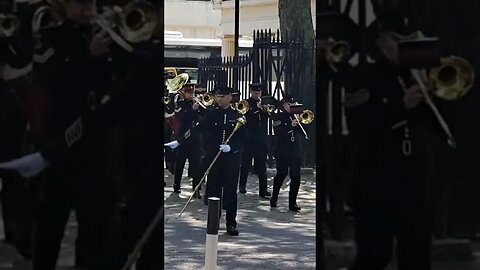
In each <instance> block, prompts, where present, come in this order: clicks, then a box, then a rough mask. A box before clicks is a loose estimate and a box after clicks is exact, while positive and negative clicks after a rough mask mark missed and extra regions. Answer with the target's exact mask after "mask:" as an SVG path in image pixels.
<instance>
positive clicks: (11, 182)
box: [0, 172, 23, 244]
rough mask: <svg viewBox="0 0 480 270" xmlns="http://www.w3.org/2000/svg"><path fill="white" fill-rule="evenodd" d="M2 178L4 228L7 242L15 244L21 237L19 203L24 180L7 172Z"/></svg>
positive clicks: (1, 195) (0, 195) (1, 196)
mask: <svg viewBox="0 0 480 270" xmlns="http://www.w3.org/2000/svg"><path fill="white" fill-rule="evenodd" d="M0 177H1V178H2V183H1V184H2V189H1V190H2V191H1V193H0V199H1V204H2V217H3V225H4V226H3V227H4V228H5V241H7V242H8V243H12V244H14V243H15V242H16V239H18V237H19V232H18V225H19V224H18V223H19V216H20V214H21V209H19V206H18V203H19V202H20V201H19V199H20V198H19V195H20V194H21V186H22V185H23V180H22V179H21V177H20V176H19V175H18V174H15V173H10V172H5V173H2V175H1V176H0Z"/></svg>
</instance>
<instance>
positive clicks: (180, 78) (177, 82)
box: [167, 73, 189, 94]
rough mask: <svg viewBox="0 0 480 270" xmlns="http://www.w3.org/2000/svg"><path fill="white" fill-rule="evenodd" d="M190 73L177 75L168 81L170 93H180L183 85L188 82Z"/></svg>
mask: <svg viewBox="0 0 480 270" xmlns="http://www.w3.org/2000/svg"><path fill="white" fill-rule="evenodd" d="M188 78H189V77H188V74H187V73H181V74H178V75H177V76H175V78H173V79H171V80H169V81H168V82H167V89H168V92H169V93H175V94H176V93H178V92H180V90H182V87H183V86H184V85H185V84H187V82H188Z"/></svg>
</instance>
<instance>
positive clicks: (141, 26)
mask: <svg viewBox="0 0 480 270" xmlns="http://www.w3.org/2000/svg"><path fill="white" fill-rule="evenodd" d="M158 20H159V18H158V15H157V12H156V10H155V6H154V5H153V4H151V3H150V2H147V1H142V0H137V1H133V2H131V3H130V4H128V5H126V6H125V8H124V9H123V12H121V13H120V16H119V30H120V33H121V34H122V36H123V37H124V38H125V39H126V40H128V41H129V42H132V43H138V42H142V41H146V40H149V39H150V38H151V37H152V34H153V32H154V31H155V28H156V27H157V24H158Z"/></svg>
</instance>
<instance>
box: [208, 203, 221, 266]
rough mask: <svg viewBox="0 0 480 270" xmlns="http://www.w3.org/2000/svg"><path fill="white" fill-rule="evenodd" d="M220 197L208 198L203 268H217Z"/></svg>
mask: <svg viewBox="0 0 480 270" xmlns="http://www.w3.org/2000/svg"><path fill="white" fill-rule="evenodd" d="M219 213H220V198H216V197H210V198H208V220H207V243H206V247H205V270H217V251H218V227H219V223H220V215H219Z"/></svg>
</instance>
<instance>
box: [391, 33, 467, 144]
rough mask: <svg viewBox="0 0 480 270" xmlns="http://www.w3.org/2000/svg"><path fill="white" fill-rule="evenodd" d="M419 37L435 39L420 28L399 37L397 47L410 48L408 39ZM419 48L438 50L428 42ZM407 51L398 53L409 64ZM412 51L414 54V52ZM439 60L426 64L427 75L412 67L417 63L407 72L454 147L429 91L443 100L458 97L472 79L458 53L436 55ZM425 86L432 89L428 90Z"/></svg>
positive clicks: (412, 40)
mask: <svg viewBox="0 0 480 270" xmlns="http://www.w3.org/2000/svg"><path fill="white" fill-rule="evenodd" d="M422 39H424V41H436V40H437V39H425V37H424V35H423V33H422V32H420V31H417V32H414V33H413V34H411V35H409V36H408V37H406V38H404V39H403V40H400V41H399V45H403V46H400V48H399V49H401V48H404V49H408V48H410V46H409V44H410V45H411V44H412V43H415V42H417V41H421V40H422ZM425 44H427V45H429V44H431V43H425ZM413 48H414V49H415V48H417V49H418V47H416V46H414V47H413ZM420 48H421V49H425V48H426V49H429V50H431V51H433V53H434V54H433V55H435V56H436V55H437V53H438V54H439V52H437V51H438V50H435V48H434V49H432V48H431V47H430V46H429V47H424V46H423V47H420ZM408 52H410V51H409V50H405V52H404V53H403V54H401V55H403V56H404V57H403V58H405V62H407V63H408V64H410V61H412V59H410V58H411V56H410V55H409V54H408ZM416 53H417V54H418V52H416ZM405 56H406V57H405ZM409 57H410V58H409ZM430 58H433V56H430V55H429V54H427V59H428V60H431V59H430ZM399 60H400V62H402V60H401V59H399ZM415 60H416V58H415ZM439 62H440V65H437V66H435V67H433V68H430V70H429V71H430V72H429V75H428V76H427V72H426V70H425V69H418V68H416V66H417V65H410V66H415V67H414V68H410V73H411V74H412V76H413V78H414V79H415V81H416V82H417V84H418V85H419V87H420V90H421V91H422V94H423V96H424V98H425V103H426V104H427V105H428V106H429V107H430V108H431V109H432V111H433V113H434V114H435V117H436V118H437V120H438V122H439V124H440V126H441V127H442V129H443V131H444V132H445V134H446V135H447V137H448V144H449V145H450V146H451V147H452V148H456V142H455V139H454V137H453V135H452V132H451V131H450V128H449V127H448V125H447V123H446V121H445V120H444V118H443V117H442V115H441V114H440V112H439V111H438V109H437V107H436V106H435V104H434V103H433V101H432V98H431V97H430V94H429V92H433V94H434V95H435V96H437V97H438V98H441V99H444V100H447V101H452V100H457V99H460V98H461V97H463V96H464V95H465V94H466V93H467V92H468V91H469V90H470V89H471V88H472V86H473V82H474V79H475V74H474V70H473V68H472V66H471V65H470V63H469V62H468V61H467V60H465V59H463V58H461V57H458V56H449V57H440V61H439ZM407 66H408V65H407ZM402 86H403V87H404V88H405V89H404V90H407V89H406V87H405V85H404V83H402ZM429 88H431V89H433V91H430V90H429Z"/></svg>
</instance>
